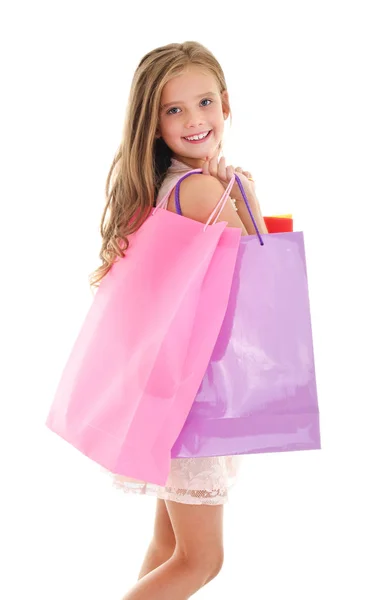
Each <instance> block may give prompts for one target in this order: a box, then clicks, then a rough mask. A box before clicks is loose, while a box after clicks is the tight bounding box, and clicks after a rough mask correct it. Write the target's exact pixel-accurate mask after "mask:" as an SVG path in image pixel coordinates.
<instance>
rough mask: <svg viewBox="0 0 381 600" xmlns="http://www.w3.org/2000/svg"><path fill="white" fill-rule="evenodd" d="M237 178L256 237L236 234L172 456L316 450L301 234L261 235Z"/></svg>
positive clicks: (313, 382) (314, 396)
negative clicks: (216, 319) (209, 348)
mask: <svg viewBox="0 0 381 600" xmlns="http://www.w3.org/2000/svg"><path fill="white" fill-rule="evenodd" d="M187 175H188V174H187ZM182 179H183V178H182ZM182 179H181V180H182ZM236 179H237V182H238V185H239V186H240V189H241V192H242V195H243V197H244V199H245V202H246V205H247V207H248V210H249V212H250V215H251V217H252V220H253V223H254V225H255V227H256V230H257V233H258V235H257V236H255V235H252V236H247V237H242V238H241V241H240V246H239V251H238V257H237V262H236V267H235V272H234V276H233V284H232V289H231V293H230V297H229V303H228V308H227V312H226V314H225V318H224V321H223V325H222V328H221V330H220V333H219V337H218V339H217V343H216V345H215V347H214V351H213V354H212V357H211V360H210V363H209V365H208V368H207V371H206V373H205V376H204V378H203V380H202V383H201V386H200V388H199V391H198V393H197V396H196V398H195V400H194V402H193V404H192V408H191V410H190V413H189V415H188V417H187V420H186V421H185V424H184V426H183V429H182V430H181V433H180V435H179V437H178V438H177V440H176V442H175V444H174V446H173V447H172V452H171V455H172V458H178V457H202V456H224V455H233V454H255V453H263V452H283V451H291V450H313V449H320V448H321V444H320V425H319V408H318V400H317V391H316V379H315V366H314V354H313V344H312V332H311V319H310V307H309V297H308V282H307V271H306V260H305V250H304V239H303V233H301V232H292V233H279V234H266V235H264V236H260V235H259V232H258V228H257V226H256V223H255V219H254V216H253V215H252V213H251V210H250V206H249V204H248V201H247V198H246V197H245V193H244V190H243V187H242V185H241V182H240V180H239V178H238V177H236ZM181 180H179V182H178V184H177V187H176V206H177V212H178V213H179V214H181V208H180V203H179V184H180V182H181ZM212 309H213V308H212V307H211V310H212Z"/></svg>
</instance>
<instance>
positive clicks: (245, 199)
mask: <svg viewBox="0 0 381 600" xmlns="http://www.w3.org/2000/svg"><path fill="white" fill-rule="evenodd" d="M201 172H202V171H201V169H200V173H201ZM190 175H194V172H193V171H192V172H191V173H186V174H185V175H183V176H182V177H181V178H180V179H179V180H178V182H177V183H176V187H175V203H176V212H177V214H179V215H182V212H181V206H180V183H181V182H182V181H184V179H186V178H187V177H189V176H190ZM234 176H235V179H236V182H237V183H238V187H239V189H240V192H241V194H242V198H243V199H244V201H245V204H246V207H247V210H248V211H249V215H250V217H251V220H252V222H253V225H254V227H255V231H256V232H257V236H258V239H259V243H260V244H261V246H263V245H264V242H263V239H262V236H261V234H260V233H259V229H258V226H257V223H256V221H255V218H254V215H253V213H252V212H251V208H250V205H249V201H248V199H247V196H246V192H245V190H244V189H243V185H242V183H241V180H240V178H239V177H238V175H237V174H236V173H234Z"/></svg>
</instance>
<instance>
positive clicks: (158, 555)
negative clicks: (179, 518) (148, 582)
mask: <svg viewBox="0 0 381 600" xmlns="http://www.w3.org/2000/svg"><path fill="white" fill-rule="evenodd" d="M175 547H176V538H175V534H174V531H173V527H172V523H171V519H170V518H169V515H168V510H167V505H166V504H165V501H164V500H160V498H158V499H157V504H156V516H155V525H154V532H153V538H152V540H151V543H150V545H149V547H148V551H147V554H146V557H145V559H144V562H143V565H142V567H141V569H140V573H139V578H138V579H142V577H144V576H145V575H148V573H150V572H151V571H153V570H154V569H156V568H157V567H160V565H162V564H163V563H165V562H166V561H167V560H168V559H169V558H171V556H172V554H173V553H174V551H175Z"/></svg>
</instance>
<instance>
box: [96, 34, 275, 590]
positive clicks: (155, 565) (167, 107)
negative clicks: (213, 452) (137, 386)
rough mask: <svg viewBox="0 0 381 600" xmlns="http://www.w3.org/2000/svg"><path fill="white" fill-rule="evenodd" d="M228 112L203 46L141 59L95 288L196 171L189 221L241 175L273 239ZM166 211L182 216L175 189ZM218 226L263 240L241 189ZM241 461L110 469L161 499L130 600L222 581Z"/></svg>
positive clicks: (217, 72) (128, 487)
mask: <svg viewBox="0 0 381 600" xmlns="http://www.w3.org/2000/svg"><path fill="white" fill-rule="evenodd" d="M229 115H230V106H229V96H228V92H227V86H226V82H225V77H224V74H223V71H222V69H221V66H220V65H219V63H218V62H217V60H216V59H215V58H214V56H213V55H212V54H211V53H210V52H209V51H208V50H207V49H206V48H205V47H204V46H202V45H201V44H199V43H196V42H186V43H184V44H169V45H167V46H164V47H160V48H157V49H156V50H153V51H151V52H149V53H148V54H147V55H146V56H144V57H143V59H142V60H141V61H140V64H139V66H138V68H137V70H136V72H135V75H134V79H133V83H132V87H131V92H130V98H129V105H128V109H127V115H126V120H125V127H124V135H123V140H122V143H121V146H120V148H119V150H118V153H117V155H116V156H115V159H114V161H113V164H112V166H111V169H110V173H109V175H108V178H107V184H106V194H107V198H108V201H107V205H106V207H105V211H104V214H103V217H102V223H101V234H102V238H103V243H102V249H101V253H100V257H101V259H102V266H101V267H100V268H99V269H97V271H95V273H94V274H93V277H92V279H91V283H92V285H97V284H98V283H99V281H100V280H101V279H102V277H103V276H104V275H105V274H106V273H107V272H108V271H109V269H110V268H111V266H112V264H113V261H114V260H115V258H116V256H122V254H121V252H122V250H121V245H120V241H121V240H123V241H125V242H126V245H125V248H124V251H125V250H126V249H127V251H128V236H129V235H130V234H131V233H133V232H135V231H136V230H137V229H138V228H139V227H140V226H141V225H142V223H143V222H144V220H145V219H146V218H147V216H148V214H149V213H150V211H151V210H152V207H153V206H155V205H156V203H157V202H158V201H160V199H161V198H163V196H164V195H165V194H166V193H167V192H168V191H169V190H170V189H171V188H172V187H173V186H174V185H175V183H176V182H177V180H178V179H179V178H180V177H181V176H182V175H183V174H185V173H186V172H187V171H190V170H192V169H197V168H202V170H203V172H202V173H200V174H193V175H192V176H191V177H188V178H186V179H185V180H184V181H183V182H182V183H181V212H182V214H183V215H184V216H185V217H188V218H190V219H195V220H197V221H200V222H204V223H206V222H207V220H208V218H209V216H210V214H211V213H212V212H213V210H214V208H215V206H216V204H217V203H218V201H219V200H220V198H221V196H222V194H223V192H224V189H225V188H226V187H227V184H228V182H229V180H230V179H231V178H232V176H233V174H234V171H236V172H238V173H239V176H240V179H241V182H242V184H243V187H244V189H245V192H246V195H247V197H248V199H249V202H250V204H251V210H252V212H253V214H254V217H255V218H256V221H257V224H258V227H259V231H260V232H261V233H267V230H266V226H265V223H264V220H263V217H262V215H261V211H260V207H259V204H258V200H257V198H256V195H255V189H254V182H253V179H252V177H251V174H250V173H249V172H248V171H243V170H242V169H241V168H240V167H237V168H235V169H234V168H233V167H232V166H227V165H226V162H225V159H224V157H222V156H221V147H222V139H223V133H224V122H225V120H226V119H227V118H228V117H229ZM111 179H113V183H112V186H111V187H110V184H111ZM167 209H168V210H171V211H174V212H176V205H175V200H174V191H172V193H171V195H170V197H169V202H168V207H167ZM107 212H109V215H108V219H107V222H106V213H107ZM218 220H220V221H226V222H227V223H228V225H229V226H231V227H238V228H240V229H241V231H242V235H248V234H249V235H252V234H255V229H254V226H253V224H252V220H251V218H250V215H249V213H248V210H247V208H246V205H245V203H244V201H243V198H242V196H241V193H240V190H239V188H238V185H237V184H236V183H235V185H234V187H233V189H232V192H231V198H230V202H228V203H226V205H225V207H224V209H223V211H222V212H221V214H220V216H219V219H218ZM160 259H161V260H165V256H163V257H160ZM152 302H153V304H154V302H155V299H154V298H153V299H152ZM240 459H241V457H239V456H220V457H210V458H178V459H173V460H172V461H171V471H170V475H169V477H168V480H167V483H166V485H165V486H163V487H161V486H158V485H154V484H151V483H150V482H142V481H137V480H134V479H131V478H127V477H124V476H122V475H118V474H117V473H109V472H108V471H107V473H109V474H110V475H111V477H112V478H113V483H114V485H115V486H116V487H118V488H120V489H122V490H123V491H124V492H127V493H128V492H130V493H138V494H147V495H155V496H156V497H157V508H156V520H155V526H154V533H153V538H152V541H151V544H150V546H149V549H148V552H147V555H146V557H145V560H144V563H143V565H142V568H141V571H140V575H139V580H138V582H137V583H136V585H135V586H134V587H133V589H132V590H130V592H128V593H127V594H126V595H125V596H124V600H138V599H139V600H143V599H149V600H152V599H153V598H155V600H168V599H171V600H185V599H186V598H189V597H190V596H191V595H193V594H194V593H195V592H196V591H197V590H198V589H199V588H201V587H202V586H204V585H205V584H206V583H208V582H209V581H210V580H211V579H213V578H214V577H215V576H216V575H217V573H218V572H219V571H220V569H221V566H222V562H223V505H224V503H226V502H227V499H228V490H229V488H230V487H231V486H232V484H233V482H234V480H235V477H236V475H237V471H238V467H239V462H240Z"/></svg>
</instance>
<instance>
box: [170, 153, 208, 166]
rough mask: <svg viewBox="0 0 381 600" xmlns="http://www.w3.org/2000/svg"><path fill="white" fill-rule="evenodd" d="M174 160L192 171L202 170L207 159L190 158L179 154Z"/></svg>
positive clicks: (175, 155)
mask: <svg viewBox="0 0 381 600" xmlns="http://www.w3.org/2000/svg"><path fill="white" fill-rule="evenodd" d="M172 158H173V159H174V160H177V162H180V163H182V164H183V165H186V166H187V167H190V168H191V169H202V167H203V165H204V162H205V158H188V157H187V156H179V155H178V154H174V155H173V157H172Z"/></svg>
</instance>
